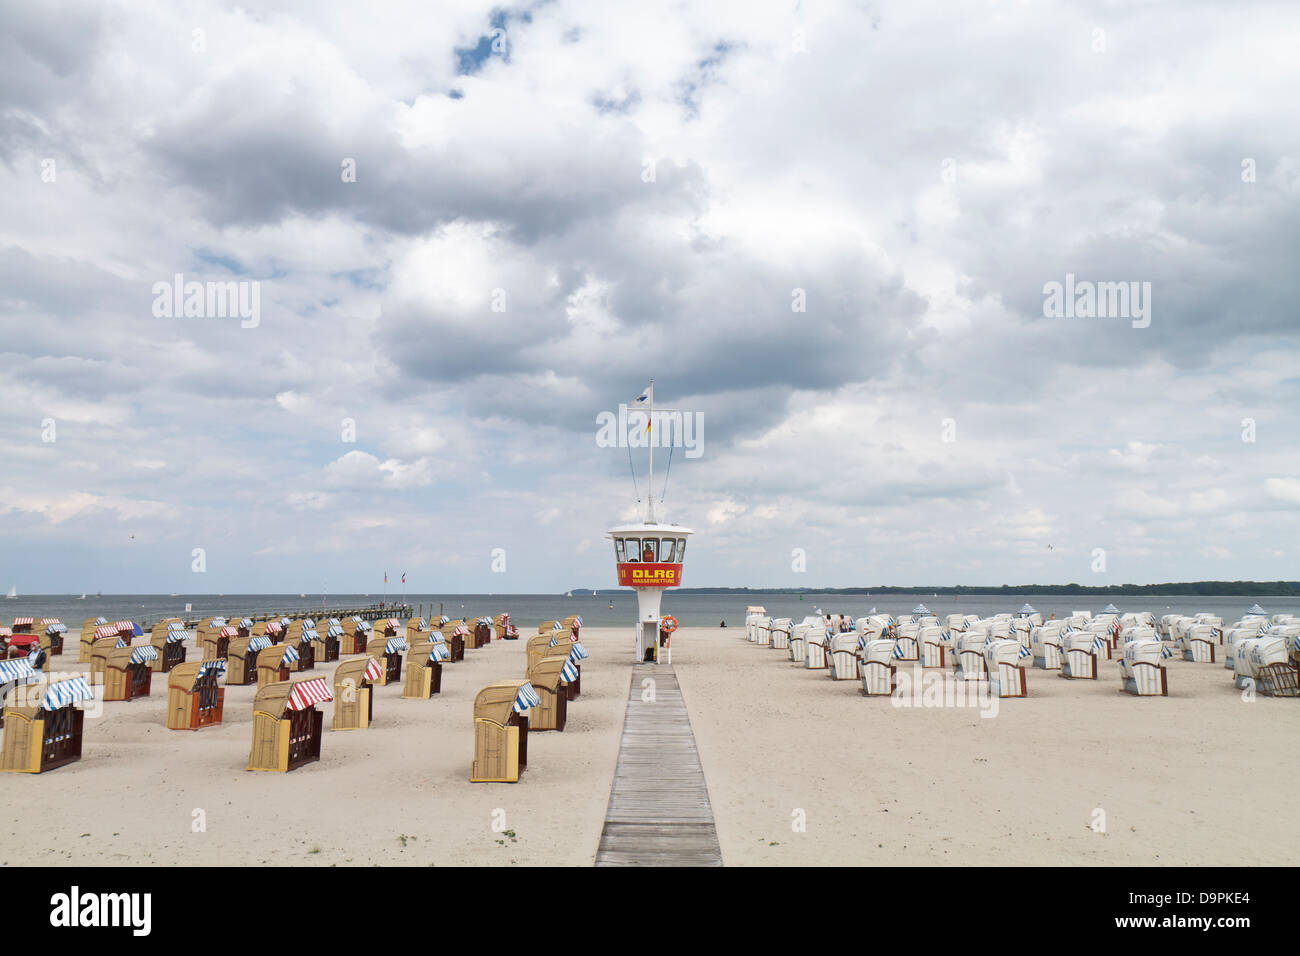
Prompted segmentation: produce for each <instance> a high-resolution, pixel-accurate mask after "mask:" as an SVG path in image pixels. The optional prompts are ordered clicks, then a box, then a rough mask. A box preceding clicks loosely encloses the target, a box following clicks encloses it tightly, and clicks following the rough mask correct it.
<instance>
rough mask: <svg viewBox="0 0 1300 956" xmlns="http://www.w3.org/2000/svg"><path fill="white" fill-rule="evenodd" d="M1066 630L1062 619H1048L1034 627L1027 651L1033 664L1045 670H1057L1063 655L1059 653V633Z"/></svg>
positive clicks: (1059, 667)
mask: <svg viewBox="0 0 1300 956" xmlns="http://www.w3.org/2000/svg"><path fill="white" fill-rule="evenodd" d="M1065 630H1066V624H1065V622H1064V621H1048V622H1047V623H1046V624H1044V625H1042V626H1041V627H1036V628H1034V630H1033V633H1032V634H1031V635H1030V639H1029V652H1030V653H1031V654H1032V655H1033V658H1034V666H1035V667H1037V668H1039V669H1041V670H1045V671H1059V670H1060V669H1061V663H1062V661H1063V659H1064V655H1063V654H1062V653H1061V634H1062V633H1063V632H1064V631H1065Z"/></svg>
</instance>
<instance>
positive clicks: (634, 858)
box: [596, 664, 722, 866]
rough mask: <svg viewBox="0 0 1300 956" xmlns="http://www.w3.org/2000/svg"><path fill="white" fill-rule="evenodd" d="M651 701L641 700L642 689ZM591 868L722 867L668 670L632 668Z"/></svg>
mask: <svg viewBox="0 0 1300 956" xmlns="http://www.w3.org/2000/svg"><path fill="white" fill-rule="evenodd" d="M646 678H651V679H653V681H654V695H653V696H654V699H653V700H651V701H646V700H642V681H643V680H644V679H646ZM596 865H597V866H721V865H722V851H721V849H720V848H719V847H718V832H717V828H716V827H715V825H714V822H713V807H712V805H711V804H710V803H709V789H708V785H707V784H706V782H705V779H704V768H703V767H702V766H701V765H700V753H699V750H698V749H697V748H696V746H695V733H694V731H692V729H691V721H690V717H689V715H688V714H687V712H686V703H685V701H684V700H683V699H682V691H681V687H680V686H679V685H678V683H677V674H676V673H675V672H674V671H673V669H672V666H671V665H662V664H661V665H656V664H637V665H634V666H633V668H632V679H631V683H630V687H629V688H628V698H627V712H626V715H625V716H624V718H623V736H622V739H621V742H620V744H619V752H618V766H617V767H616V769H615V771H614V783H613V785H612V786H611V787H610V793H609V808H608V810H607V811H606V813H605V826H604V829H603V830H602V831H601V834H600V846H599V848H598V849H597V850H596Z"/></svg>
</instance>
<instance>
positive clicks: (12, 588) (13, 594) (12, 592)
mask: <svg viewBox="0 0 1300 956" xmlns="http://www.w3.org/2000/svg"><path fill="white" fill-rule="evenodd" d="M17 596H18V588H17V587H16V586H15V585H13V584H12V583H11V584H10V585H9V593H8V594H6V595H5V598H6V599H8V598H16V597H17Z"/></svg>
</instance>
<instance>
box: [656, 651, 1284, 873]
mask: <svg viewBox="0 0 1300 956" xmlns="http://www.w3.org/2000/svg"><path fill="white" fill-rule="evenodd" d="M696 638H697V635H696V634H694V633H692V629H686V631H685V633H683V634H682V638H681V639H675V640H674V642H673V654H674V657H673V663H674V665H675V667H676V671H677V675H678V680H679V682H680V684H681V687H682V692H683V694H684V695H685V698H686V704H687V707H688V709H689V711H690V716H691V723H692V726H693V727H694V729H695V738H696V741H697V743H698V746H699V750H700V757H701V760H702V761H703V764H704V772H705V775H706V777H707V779H708V782H709V794H710V799H711V800H712V802H713V810H714V816H715V818H716V821H717V827H718V839H719V842H720V844H721V847H722V854H723V859H724V860H725V861H726V863H727V864H728V865H756V864H775V865H837V864H838V865H878V864H918V865H931V864H994V865H1130V864H1142V865H1175V864H1181V865H1205V864H1218V865H1225V866H1230V865H1249V864H1295V863H1296V862H1297V861H1298V860H1300V850H1297V849H1296V842H1295V838H1296V837H1297V836H1300V823H1297V822H1296V821H1295V820H1294V819H1293V818H1292V817H1291V816H1290V815H1288V814H1287V813H1286V811H1285V810H1284V808H1285V807H1286V806H1287V804H1288V801H1289V799H1290V796H1291V794H1294V793H1295V791H1296V787H1297V785H1300V761H1297V760H1296V759H1295V741H1296V739H1297V735H1298V734H1300V707H1297V706H1296V704H1297V703H1300V702H1297V701H1295V700H1284V699H1270V698H1267V697H1259V698H1258V699H1256V700H1255V701H1254V702H1253V703H1245V702H1243V700H1242V696H1241V692H1240V691H1237V690H1234V688H1233V684H1232V678H1231V674H1230V672H1228V671H1226V670H1224V668H1223V665H1222V664H1221V663H1216V664H1193V663H1190V662H1184V661H1179V660H1174V661H1169V662H1167V665H1166V666H1167V667H1168V675H1169V677H1168V679H1169V696H1168V697H1164V698H1162V697H1144V698H1137V697H1132V696H1130V695H1127V694H1123V693H1121V692H1120V681H1119V676H1118V674H1119V672H1118V664H1117V663H1115V662H1112V661H1103V662H1102V665H1101V673H1100V675H1099V679H1098V680H1096V681H1079V680H1073V681H1072V680H1065V679H1063V678H1060V677H1058V676H1057V675H1056V674H1055V673H1048V672H1046V671H1042V670H1034V669H1032V668H1031V669H1030V670H1029V671H1028V690H1029V696H1028V697H1027V698H1025V699H1022V700H1001V701H998V702H997V703H998V705H999V706H998V713H997V716H995V717H992V718H981V717H980V716H979V711H978V710H977V709H975V708H963V709H958V708H947V709H939V708H900V707H895V706H893V705H892V703H891V701H890V699H888V698H868V697H864V696H863V695H862V692H861V684H860V683H859V682H857V681H833V680H831V679H830V678H828V677H827V676H825V672H823V671H810V670H806V669H805V668H803V667H800V666H797V665H795V664H793V663H790V662H789V661H788V659H787V658H788V654H787V652H786V651H782V650H776V649H773V648H771V647H760V646H758V645H755V644H750V643H748V642H747V641H746V640H745V639H744V630H743V629H742V628H736V629H734V630H733V629H731V628H728V629H727V630H725V631H717V632H712V631H710V632H708V633H707V635H706V634H700V635H698V639H696ZM796 809H801V810H803V811H805V813H806V820H807V829H806V832H802V833H796V832H793V831H792V821H793V820H794V817H793V816H792V814H793V813H794V811H795V810H796ZM1096 809H1101V810H1103V811H1104V812H1105V822H1106V829H1105V832H1104V833H1099V832H1094V830H1093V828H1092V822H1093V819H1094V816H1093V814H1094V810H1096ZM1260 834H1268V838H1267V839H1258V838H1257V837H1258V835H1260ZM1244 835H1251V836H1252V838H1251V839H1250V840H1249V841H1248V842H1246V841H1244V840H1243V836H1244Z"/></svg>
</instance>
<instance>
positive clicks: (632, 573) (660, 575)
mask: <svg viewBox="0 0 1300 956" xmlns="http://www.w3.org/2000/svg"><path fill="white" fill-rule="evenodd" d="M618 583H619V585H620V586H621V587H625V588H627V587H631V588H675V587H677V586H678V585H680V584H681V583H682V566H681V565H680V564H654V563H649V564H645V563H643V564H638V563H636V562H635V561H632V562H628V563H626V564H620V565H619V566H618Z"/></svg>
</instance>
